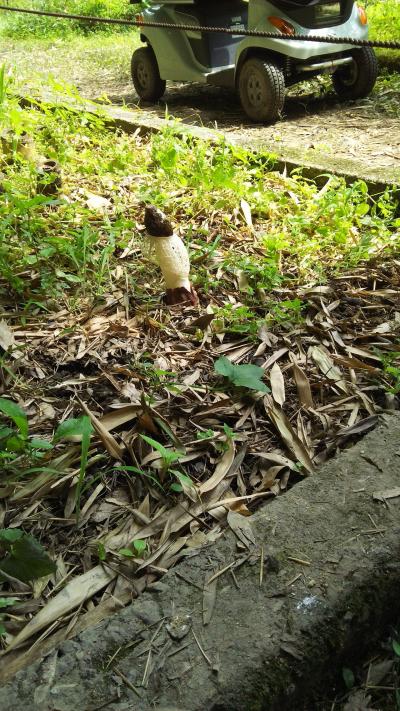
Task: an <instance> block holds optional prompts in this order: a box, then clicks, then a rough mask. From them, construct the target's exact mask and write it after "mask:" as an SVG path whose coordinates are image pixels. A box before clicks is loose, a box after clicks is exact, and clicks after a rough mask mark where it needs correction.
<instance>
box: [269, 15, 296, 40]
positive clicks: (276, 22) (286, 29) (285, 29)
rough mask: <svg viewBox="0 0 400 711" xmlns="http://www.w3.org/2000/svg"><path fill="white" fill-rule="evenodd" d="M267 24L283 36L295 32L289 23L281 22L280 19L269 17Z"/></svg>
mask: <svg viewBox="0 0 400 711" xmlns="http://www.w3.org/2000/svg"><path fill="white" fill-rule="evenodd" d="M268 20H269V22H270V23H271V25H273V26H274V27H276V29H277V30H279V32H282V33H283V34H284V35H294V34H295V30H294V27H293V25H291V24H290V22H287V21H286V20H283V19H282V18H281V17H275V16H274V15H272V16H271V17H269V18H268Z"/></svg>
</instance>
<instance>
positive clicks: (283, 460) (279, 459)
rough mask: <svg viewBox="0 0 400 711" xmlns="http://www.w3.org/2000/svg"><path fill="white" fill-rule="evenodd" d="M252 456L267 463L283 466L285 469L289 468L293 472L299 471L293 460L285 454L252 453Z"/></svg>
mask: <svg viewBox="0 0 400 711" xmlns="http://www.w3.org/2000/svg"><path fill="white" fill-rule="evenodd" d="M252 456H253V457H260V458H261V459H266V460H267V462H273V463H274V464H281V465H282V466H283V467H289V469H292V470H293V471H296V469H297V468H296V464H295V462H294V461H293V460H292V459H288V458H287V457H284V456H283V454H278V452H252Z"/></svg>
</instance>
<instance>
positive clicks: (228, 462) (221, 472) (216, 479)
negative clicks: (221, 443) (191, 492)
mask: <svg viewBox="0 0 400 711" xmlns="http://www.w3.org/2000/svg"><path fill="white" fill-rule="evenodd" d="M234 458H235V445H234V443H233V440H231V439H230V440H229V441H228V442H227V450H226V452H224V454H223V455H222V457H221V459H220V460H219V462H218V464H217V466H216V467H215V471H214V474H213V475H212V477H210V478H209V479H207V481H205V482H204V483H203V484H200V486H199V487H198V492H199V494H200V495H202V494H206V493H207V492H208V491H212V490H213V489H215V487H216V486H217V484H219V483H220V481H222V479H223V478H224V477H225V476H226V475H227V473H228V471H229V469H230V468H231V466H232V464H233V460H234Z"/></svg>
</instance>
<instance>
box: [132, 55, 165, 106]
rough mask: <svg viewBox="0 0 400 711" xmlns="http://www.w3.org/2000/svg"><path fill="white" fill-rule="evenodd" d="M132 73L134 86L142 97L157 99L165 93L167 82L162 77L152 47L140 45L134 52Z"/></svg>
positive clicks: (146, 99)
mask: <svg viewBox="0 0 400 711" xmlns="http://www.w3.org/2000/svg"><path fill="white" fill-rule="evenodd" d="M131 75H132V81H133V86H134V87H135V89H136V91H137V93H138V94H139V96H140V98H141V99H144V100H145V101H157V100H158V99H160V97H161V96H162V95H163V93H164V91H165V86H166V83H165V81H164V80H163V79H161V77H160V72H159V69H158V64H157V59H156V56H155V54H154V52H153V50H152V48H151V47H140V49H137V50H136V52H134V53H133V55H132V61H131Z"/></svg>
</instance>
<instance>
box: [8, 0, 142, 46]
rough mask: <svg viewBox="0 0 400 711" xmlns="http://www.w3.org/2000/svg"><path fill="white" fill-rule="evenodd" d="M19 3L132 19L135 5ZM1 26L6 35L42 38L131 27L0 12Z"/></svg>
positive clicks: (78, 0) (101, 0) (116, 0)
mask: <svg viewBox="0 0 400 711" xmlns="http://www.w3.org/2000/svg"><path fill="white" fill-rule="evenodd" d="M18 7H22V8H27V9H35V10H45V11H47V12H67V13H71V14H74V15H92V16H94V17H112V18H116V19H122V18H125V19H134V15H135V12H137V8H138V5H129V3H127V2H126V1H125V0H69V2H68V4H67V6H66V4H65V2H62V0H36V1H35V4H34V6H32V3H31V2H30V1H29V0H19V2H18ZM0 29H1V30H2V34H4V35H5V36H6V37H14V38H19V39H28V40H29V39H30V38H31V37H32V36H36V37H38V36H39V37H41V38H42V39H44V38H55V37H58V38H66V37H70V36H71V35H73V34H78V35H90V34H99V33H100V34H115V33H117V32H129V31H131V30H132V28H129V26H123V25H120V26H118V25H107V24H103V23H88V22H85V21H81V20H60V19H57V18H55V17H45V16H39V15H37V16H36V15H27V14H22V13H21V14H18V13H1V14H0Z"/></svg>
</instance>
